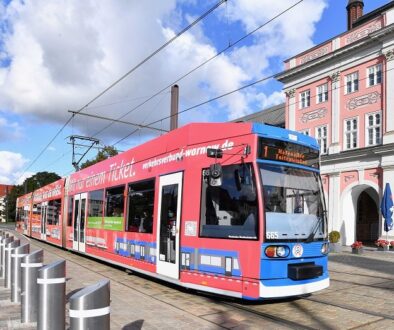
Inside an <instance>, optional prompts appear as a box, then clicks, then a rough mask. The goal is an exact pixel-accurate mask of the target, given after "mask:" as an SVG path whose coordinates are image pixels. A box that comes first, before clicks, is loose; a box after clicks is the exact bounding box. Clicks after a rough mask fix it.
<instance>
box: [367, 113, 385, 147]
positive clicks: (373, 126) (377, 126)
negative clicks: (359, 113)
mask: <svg viewBox="0 0 394 330" xmlns="http://www.w3.org/2000/svg"><path fill="white" fill-rule="evenodd" d="M376 115H379V116H380V118H379V124H376ZM369 116H374V123H373V125H372V126H369ZM370 128H372V129H375V128H379V141H376V134H375V130H374V131H373V135H372V140H373V141H372V143H369V129H370ZM381 143H382V111H374V112H369V113H366V114H365V145H366V146H367V147H370V146H376V145H379V144H381Z"/></svg>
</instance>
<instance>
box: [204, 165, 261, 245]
mask: <svg viewBox="0 0 394 330" xmlns="http://www.w3.org/2000/svg"><path fill="white" fill-rule="evenodd" d="M205 173H206V171H203V175H202V196H201V221H200V236H202V237H212V238H233V239H257V230H258V226H257V223H258V212H257V209H258V208H257V193H256V180H255V176H254V173H253V169H252V165H251V164H239V165H229V166H223V177H222V185H221V186H210V185H209V178H208V177H207V176H205Z"/></svg>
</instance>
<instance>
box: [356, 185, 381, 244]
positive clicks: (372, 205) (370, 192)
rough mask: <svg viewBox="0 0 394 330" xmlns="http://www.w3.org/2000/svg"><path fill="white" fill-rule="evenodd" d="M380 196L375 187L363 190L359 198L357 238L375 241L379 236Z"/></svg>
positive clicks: (363, 240)
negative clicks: (378, 203)
mask: <svg viewBox="0 0 394 330" xmlns="http://www.w3.org/2000/svg"><path fill="white" fill-rule="evenodd" d="M378 200H379V197H378V195H377V193H376V191H375V189H373V188H367V189H365V190H364V191H362V192H361V194H360V196H359V197H358V200H357V218H356V219H357V220H356V240H357V241H362V242H364V243H368V242H374V241H376V240H377V239H378V237H379V211H378V206H377V202H378Z"/></svg>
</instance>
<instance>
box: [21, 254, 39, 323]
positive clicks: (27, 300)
mask: <svg viewBox="0 0 394 330" xmlns="http://www.w3.org/2000/svg"><path fill="white" fill-rule="evenodd" d="M43 260H44V251H43V250H36V251H34V252H32V253H30V254H28V255H27V256H25V257H23V258H22V264H21V268H22V293H21V300H22V308H21V322H22V323H32V322H37V311H38V306H37V302H38V284H37V278H38V270H39V269H40V268H41V267H42V262H43Z"/></svg>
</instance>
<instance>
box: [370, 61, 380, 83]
mask: <svg viewBox="0 0 394 330" xmlns="http://www.w3.org/2000/svg"><path fill="white" fill-rule="evenodd" d="M367 75H368V79H367V87H370V86H374V85H377V84H380V83H382V64H378V65H374V66H370V67H369V68H368V69H367Z"/></svg>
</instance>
